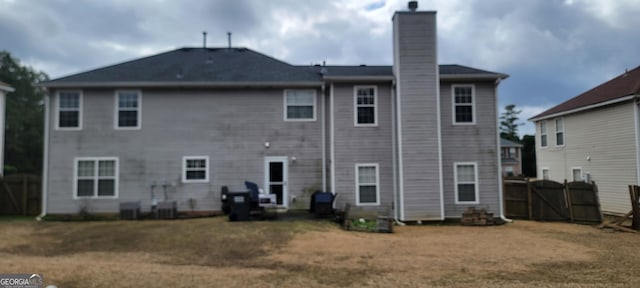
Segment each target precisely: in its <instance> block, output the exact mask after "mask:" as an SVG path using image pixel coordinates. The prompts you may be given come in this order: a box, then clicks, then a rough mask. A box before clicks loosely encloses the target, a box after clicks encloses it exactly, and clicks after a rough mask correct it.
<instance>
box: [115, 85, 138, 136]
mask: <svg viewBox="0 0 640 288" xmlns="http://www.w3.org/2000/svg"><path fill="white" fill-rule="evenodd" d="M141 102H142V96H141V93H140V91H138V90H119V91H116V108H117V109H116V129H140V108H141V104H142V103H141Z"/></svg>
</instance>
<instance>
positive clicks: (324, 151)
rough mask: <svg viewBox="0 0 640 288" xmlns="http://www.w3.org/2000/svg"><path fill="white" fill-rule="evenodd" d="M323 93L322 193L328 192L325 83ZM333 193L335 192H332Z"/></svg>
mask: <svg viewBox="0 0 640 288" xmlns="http://www.w3.org/2000/svg"><path fill="white" fill-rule="evenodd" d="M321 91H322V92H321V93H320V95H322V124H321V127H322V191H327V130H326V126H327V125H326V123H325V122H326V120H327V118H326V116H327V114H326V109H325V107H324V105H325V99H324V98H325V95H324V94H325V89H324V82H323V83H322V88H321ZM332 192H333V191H332Z"/></svg>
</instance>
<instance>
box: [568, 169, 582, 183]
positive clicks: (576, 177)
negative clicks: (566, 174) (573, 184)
mask: <svg viewBox="0 0 640 288" xmlns="http://www.w3.org/2000/svg"><path fill="white" fill-rule="evenodd" d="M571 175H572V176H573V181H583V180H584V179H582V168H581V167H573V168H571Z"/></svg>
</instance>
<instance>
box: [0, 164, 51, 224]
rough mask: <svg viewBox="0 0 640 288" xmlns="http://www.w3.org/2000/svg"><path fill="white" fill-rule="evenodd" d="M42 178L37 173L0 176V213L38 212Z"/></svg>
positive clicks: (25, 213) (32, 214)
mask: <svg viewBox="0 0 640 288" xmlns="http://www.w3.org/2000/svg"><path fill="white" fill-rule="evenodd" d="M41 187H42V180H41V178H40V176H38V175H27V174H17V175H8V176H4V177H2V176H0V215H25V216H27V215H29V216H34V215H38V214H40V210H41V207H42V206H41V203H42V189H41Z"/></svg>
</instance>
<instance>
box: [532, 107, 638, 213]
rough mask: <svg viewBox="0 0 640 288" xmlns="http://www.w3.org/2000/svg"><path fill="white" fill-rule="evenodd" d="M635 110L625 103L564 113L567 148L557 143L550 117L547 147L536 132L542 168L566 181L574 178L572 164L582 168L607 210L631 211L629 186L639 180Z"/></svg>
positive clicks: (551, 177) (550, 175) (538, 162)
mask: <svg viewBox="0 0 640 288" xmlns="http://www.w3.org/2000/svg"><path fill="white" fill-rule="evenodd" d="M634 109H635V105H633V104H632V103H631V102H625V103H622V104H615V105H611V106H607V107H602V108H598V109H594V110H589V111H585V112H580V113H576V114H571V115H567V116H564V125H565V129H564V134H565V136H564V137H565V146H564V147H556V146H555V143H556V135H555V132H556V130H555V122H554V119H549V121H548V124H547V125H548V126H547V130H548V135H549V136H548V143H549V145H548V147H547V148H540V147H539V146H540V136H539V135H536V155H537V165H538V170H540V169H541V167H548V168H549V178H550V179H551V180H554V181H559V182H562V181H564V179H568V180H569V181H571V180H572V172H571V168H572V167H581V168H582V173H583V175H584V174H585V173H589V174H590V175H591V180H592V181H595V182H596V184H597V185H598V190H599V195H600V202H601V207H602V210H603V211H604V212H613V213H626V212H628V211H629V210H630V204H629V193H628V189H627V186H628V185H631V184H635V183H637V176H636V175H637V174H636V173H637V171H636V170H637V168H636V148H635V145H636V139H635V135H636V132H635V126H634ZM536 126H537V129H538V130H537V131H538V132H539V131H540V130H539V125H538V123H536ZM538 134H539V133H538ZM587 157H589V160H588V159H587ZM538 173H540V171H538ZM541 177H542V176H541V175H539V178H541Z"/></svg>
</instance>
